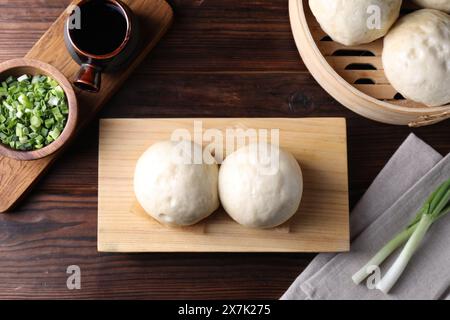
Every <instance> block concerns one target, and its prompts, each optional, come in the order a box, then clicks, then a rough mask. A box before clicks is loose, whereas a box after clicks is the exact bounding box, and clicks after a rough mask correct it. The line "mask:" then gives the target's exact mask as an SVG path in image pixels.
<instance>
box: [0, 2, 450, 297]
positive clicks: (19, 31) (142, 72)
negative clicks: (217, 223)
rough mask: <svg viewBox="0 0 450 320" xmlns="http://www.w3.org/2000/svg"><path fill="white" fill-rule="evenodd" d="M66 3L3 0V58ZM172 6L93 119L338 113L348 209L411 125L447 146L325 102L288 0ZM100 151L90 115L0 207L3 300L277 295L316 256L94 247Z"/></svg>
mask: <svg viewBox="0 0 450 320" xmlns="http://www.w3.org/2000/svg"><path fill="white" fill-rule="evenodd" d="M68 2H69V1H68V0H45V1H44V0H8V1H0V60H1V61H4V60H7V59H12V58H15V57H18V56H24V55H25V54H26V53H27V52H28V50H30V48H31V47H32V46H33V45H34V43H35V42H36V41H37V40H38V39H39V38H40V37H41V36H42V34H43V33H44V32H45V30H47V29H48V28H49V27H50V25H51V24H52V23H53V21H54V20H55V19H56V18H57V17H58V15H59V14H60V13H61V11H62V10H64V8H65V7H66V6H67V5H68ZM170 3H171V5H172V6H173V8H174V11H175V21H174V25H173V27H172V28H171V29H170V31H169V32H168V33H167V35H166V36H165V37H164V38H163V39H162V41H161V42H160V43H159V44H158V45H157V46H156V48H155V49H154V50H152V53H151V54H150V55H149V56H148V58H146V59H145V60H144V62H143V63H142V64H141V66H140V67H139V69H137V70H136V72H135V73H134V74H133V75H132V76H131V77H130V78H129V80H128V81H127V82H126V83H125V84H124V86H123V87H122V88H121V90H120V91H119V92H118V93H117V94H116V95H115V96H114V97H113V98H112V99H111V100H110V101H109V103H108V104H107V106H106V107H105V108H104V109H103V111H102V112H101V117H102V118H136V117H149V118H150V117H154V118H156V117H159V118H161V117H173V118H179V117H311V116H316V117H317V116H320V117H322V116H338V117H339V116H340V117H346V118H347V126H348V162H349V191H350V204H351V207H353V206H354V205H355V203H356V202H357V201H358V199H359V198H360V197H361V195H362V194H363V193H364V191H365V190H366V189H367V187H368V186H369V185H370V183H371V181H372V180H373V179H374V177H375V176H376V175H377V173H378V172H379V171H380V170H381V168H382V167H383V166H384V165H385V163H386V162H387V161H388V159H389V157H390V156H391V155H392V154H393V152H394V151H395V150H396V149H397V148H398V146H399V145H400V144H401V142H402V141H403V140H404V139H405V138H406V137H407V135H408V134H409V133H410V132H411V131H412V132H414V133H416V134H417V135H418V136H419V137H420V138H422V139H424V140H425V141H426V142H427V143H429V144H431V145H432V146H433V147H434V148H436V150H438V151H439V152H441V153H442V154H446V153H448V152H450V140H449V139H448V137H449V136H450V125H449V124H448V123H445V122H444V123H441V124H438V125H435V126H431V127H424V128H418V129H413V130H411V129H409V128H406V127H399V126H389V125H384V124H379V123H375V122H373V121H370V120H367V119H364V118H362V117H360V116H358V115H356V114H354V113H352V112H351V111H349V110H348V109H346V108H344V107H343V106H341V105H340V104H339V103H338V102H336V101H335V100H333V99H332V98H331V97H330V96H329V95H328V94H327V93H326V92H325V91H324V90H323V89H322V88H321V87H320V86H319V85H318V84H317V83H316V82H315V81H314V79H313V78H312V76H311V75H310V74H309V73H308V72H306V71H305V70H306V68H305V65H304V64H303V63H302V61H301V60H300V59H299V57H298V52H297V49H296V47H295V43H294V41H293V38H292V34H291V31H290V25H289V17H288V6H287V1H286V0H271V1H255V0H228V1H226V2H225V1H223V0H205V1H197V0H173V1H170ZM168 84H170V85H168ZM97 158H98V126H97V124H96V122H94V123H93V124H92V125H90V126H88V127H87V128H86V130H84V131H83V133H82V134H81V135H80V137H79V138H78V139H77V140H76V141H75V142H74V144H73V146H72V147H71V148H69V149H68V150H67V152H66V153H65V154H64V155H63V156H62V157H61V159H60V160H59V161H57V162H56V163H55V164H54V165H53V166H52V168H51V169H50V170H49V172H48V175H46V176H45V177H44V178H43V179H42V180H41V181H40V182H39V183H38V184H37V185H36V187H35V188H34V189H33V191H32V192H31V193H30V194H29V195H28V196H27V198H26V199H24V201H23V202H22V203H21V205H19V206H18V207H17V208H15V209H14V210H13V211H12V212H11V213H10V214H5V215H0V258H1V259H0V298H3V299H6V298H12V299H17V298H34V299H36V298H63V299H70V298H84V299H92V298H115V299H120V298H123V299H131V298H135V299H158V298H159V299H164V298H166V299H169V298H179V299H195V298H198V299H213V298H225V299H233V298H234V299H245V298H266V299H277V298H279V297H280V296H281V295H282V293H283V292H284V291H285V290H286V288H287V287H288V286H289V285H290V284H291V283H292V281H294V279H295V278H296V277H297V275H298V274H299V273H300V272H301V271H302V270H303V269H304V268H305V267H306V266H307V265H308V264H309V262H310V261H311V259H312V258H313V257H314V254H287V253H284V254H279V253H272V254H245V253H243V254H229V253H223V254H210V253H204V254H203V253H195V254H187V253H183V254H173V253H167V254H165V253H158V254H110V253H98V252H97V237H96V233H97V182H98V181H97V179H98V174H97V168H98V160H97ZM71 264H77V265H79V266H80V267H81V270H82V289H81V290H73V291H70V290H67V287H66V279H67V274H66V273H65V272H66V268H67V266H69V265H71Z"/></svg>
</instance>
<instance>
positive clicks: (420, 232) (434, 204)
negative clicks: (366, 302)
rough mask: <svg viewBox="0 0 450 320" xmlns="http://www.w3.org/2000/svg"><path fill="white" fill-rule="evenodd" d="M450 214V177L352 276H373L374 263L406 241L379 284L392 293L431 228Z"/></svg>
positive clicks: (377, 285) (378, 262) (386, 291)
mask: <svg viewBox="0 0 450 320" xmlns="http://www.w3.org/2000/svg"><path fill="white" fill-rule="evenodd" d="M448 213H450V179H449V180H447V181H446V182H444V183H443V184H441V185H440V186H439V188H437V189H436V191H434V192H433V193H432V194H431V195H430V196H429V197H428V199H427V200H426V202H425V203H424V205H423V206H422V208H421V209H420V210H419V213H418V214H417V216H416V217H415V218H414V219H413V220H412V221H411V223H410V224H409V225H408V226H407V227H406V228H405V229H404V230H403V231H402V232H400V233H399V234H398V235H397V236H395V237H394V238H393V239H392V240H391V241H389V242H388V243H387V244H386V245H385V246H384V247H383V248H381V250H380V251H379V252H378V253H377V254H375V256H374V257H373V258H372V259H370V260H369V262H368V263H367V264H366V265H364V266H363V267H362V268H361V269H360V270H359V271H358V272H356V273H355V274H354V275H353V276H352V280H353V282H355V283H356V284H359V283H361V282H362V281H363V280H364V279H365V278H366V277H367V276H368V275H369V273H368V270H371V269H372V267H374V266H375V267H379V265H380V264H381V263H382V262H383V261H384V260H385V259H386V258H387V257H389V256H390V255H391V254H392V253H393V252H394V251H395V250H396V249H397V248H398V247H400V246H401V245H403V244H404V243H406V245H405V247H404V248H403V250H402V251H401V253H400V255H399V256H398V258H397V259H396V260H395V262H394V264H393V265H392V266H391V268H390V269H389V270H388V272H387V273H386V274H385V276H384V277H383V278H382V279H381V280H380V281H379V282H378V283H377V284H376V288H377V289H379V290H381V291H382V292H384V293H386V294H387V293H389V291H390V290H391V288H392V287H393V286H394V285H395V283H396V282H397V280H398V279H399V278H400V276H401V275H402V273H403V271H404V270H405V269H406V267H407V265H408V263H409V261H410V260H411V258H412V257H413V255H414V253H415V252H416V251H417V249H418V248H419V246H420V244H421V243H422V241H423V238H424V237H425V234H426V233H427V231H428V229H429V228H430V227H431V225H432V224H433V223H435V222H436V221H437V220H438V219H440V218H442V217H443V216H445V215H446V214H448Z"/></svg>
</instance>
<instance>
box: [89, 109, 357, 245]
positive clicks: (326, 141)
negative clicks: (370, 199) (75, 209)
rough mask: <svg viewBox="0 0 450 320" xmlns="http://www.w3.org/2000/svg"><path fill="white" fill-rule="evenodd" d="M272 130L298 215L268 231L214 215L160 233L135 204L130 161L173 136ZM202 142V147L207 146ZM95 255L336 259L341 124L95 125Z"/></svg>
mask: <svg viewBox="0 0 450 320" xmlns="http://www.w3.org/2000/svg"><path fill="white" fill-rule="evenodd" d="M195 120H197V121H202V128H203V130H205V129H208V128H215V129H220V130H222V132H225V129H231V128H233V129H236V128H242V129H248V128H252V129H279V130H280V131H279V132H280V145H281V147H282V148H284V149H285V150H287V151H289V152H291V153H292V154H293V155H294V156H295V157H296V158H297V160H298V161H299V163H300V165H301V167H302V170H303V175H304V186H305V187H304V189H305V190H304V195H303V199H302V202H301V205H300V208H299V211H298V212H297V214H296V215H295V216H294V217H293V218H292V219H291V220H289V221H288V222H287V223H285V224H284V225H282V226H280V227H277V228H275V229H270V230H255V229H249V228H246V227H243V226H241V225H239V224H237V223H236V222H234V221H233V220H231V218H230V217H228V216H227V214H226V213H225V212H224V211H223V209H221V208H220V209H218V210H217V212H215V213H213V214H212V215H211V216H210V217H208V218H207V219H205V220H204V221H202V222H200V223H199V224H197V225H194V226H191V227H186V228H173V227H172V228H171V227H165V226H162V225H161V224H159V223H158V222H156V220H154V219H153V218H151V217H150V216H148V215H147V214H146V213H145V212H144V211H143V210H142V208H140V206H139V204H138V203H137V201H136V200H135V197H134V192H133V174H134V168H135V164H136V161H137V159H138V158H139V157H140V155H141V154H142V153H143V152H144V151H145V150H146V149H147V148H148V147H149V146H150V145H152V144H153V143H155V142H157V141H161V140H168V139H170V136H171V133H172V132H173V131H174V130H175V129H187V130H189V131H190V132H191V133H192V132H193V127H194V121H195ZM209 143H210V142H205V143H204V144H209ZM99 149H100V150H99V191H98V197H99V199H98V240H97V241H98V250H99V251H102V252H336V251H347V250H349V219H348V218H349V206H348V180H347V139H346V122H345V119H343V118H320V119H319V118H310V119H280V118H276V119H270V118H266V119H232V118H229V119H225V118H223V119H105V120H101V122H100V145H99Z"/></svg>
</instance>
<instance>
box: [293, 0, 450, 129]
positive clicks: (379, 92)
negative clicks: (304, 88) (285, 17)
mask: <svg viewBox="0 0 450 320" xmlns="http://www.w3.org/2000/svg"><path fill="white" fill-rule="evenodd" d="M415 9H417V7H414V6H413V5H412V4H411V3H410V1H407V2H406V4H405V5H404V7H403V9H402V13H407V12H410V11H412V10H415ZM289 15H290V20H291V27H292V32H293V34H294V38H295V42H296V44H297V48H298V51H299V52H300V55H301V57H302V59H303V62H304V63H305V65H306V67H307V68H308V70H309V71H310V72H311V74H312V75H313V76H314V78H315V79H316V80H317V82H318V83H319V84H320V85H321V86H322V87H323V88H324V89H325V90H326V91H327V92H328V93H329V94H330V95H331V96H333V97H334V98H335V99H336V100H337V101H339V102H340V103H341V104H343V105H344V106H346V107H347V108H349V109H350V110H353V111H354V112H356V113H358V114H360V115H362V116H364V117H366V118H369V119H372V120H376V121H380V122H384V123H388V124H397V125H409V126H411V127H419V126H425V125H430V124H434V123H437V122H440V121H442V120H445V119H448V118H450V105H446V106H442V107H428V106H425V105H423V104H419V103H416V102H413V101H411V100H407V99H404V98H403V97H402V96H401V95H400V94H399V93H398V92H397V91H396V90H395V89H394V88H393V87H392V86H391V85H390V83H389V81H388V80H387V78H386V76H385V74H384V70H383V64H382V62H381V53H382V49H383V39H379V40H377V41H375V42H372V43H369V44H364V45H359V46H351V47H347V46H344V45H342V44H339V43H337V42H334V41H332V40H331V39H330V37H328V36H327V34H326V33H325V32H324V31H323V30H322V29H321V28H320V25H319V23H318V22H317V20H316V18H315V17H314V15H313V14H312V12H311V10H310V8H309V4H308V0H289Z"/></svg>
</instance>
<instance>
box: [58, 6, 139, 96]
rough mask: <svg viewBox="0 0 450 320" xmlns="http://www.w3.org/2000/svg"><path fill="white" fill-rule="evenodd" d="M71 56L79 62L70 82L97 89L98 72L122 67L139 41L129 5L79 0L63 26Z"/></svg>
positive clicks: (94, 90) (81, 87)
mask: <svg viewBox="0 0 450 320" xmlns="http://www.w3.org/2000/svg"><path fill="white" fill-rule="evenodd" d="M64 39H65V43H66V46H67V49H68V50H69V53H70V55H71V56H72V58H73V59H74V60H75V61H76V62H77V63H78V64H79V65H80V66H81V68H80V71H79V72H78V74H77V75H76V77H75V80H74V85H75V86H76V87H78V88H80V89H82V90H86V91H90V92H98V91H99V90H100V86H101V74H102V72H112V71H117V70H118V69H121V68H125V67H126V66H127V64H128V62H129V61H130V60H131V58H132V56H133V54H134V53H135V51H136V48H137V46H138V43H139V26H138V22H137V19H136V17H135V16H134V15H133V13H132V11H131V9H130V8H129V7H128V6H127V5H126V4H124V3H123V2H121V1H119V0H82V1H80V2H79V3H78V5H76V6H74V7H73V11H72V14H71V15H70V16H69V17H68V19H67V21H66V24H65V28H64Z"/></svg>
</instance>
